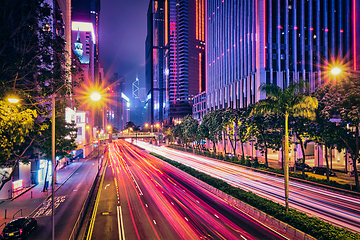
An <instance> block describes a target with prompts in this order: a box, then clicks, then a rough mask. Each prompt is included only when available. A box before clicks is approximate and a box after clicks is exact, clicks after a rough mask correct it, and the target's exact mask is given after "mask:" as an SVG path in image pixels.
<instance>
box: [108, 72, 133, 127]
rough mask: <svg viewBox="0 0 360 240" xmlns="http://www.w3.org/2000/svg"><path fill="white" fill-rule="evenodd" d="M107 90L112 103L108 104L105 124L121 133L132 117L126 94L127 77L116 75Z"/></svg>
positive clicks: (110, 80)
mask: <svg viewBox="0 0 360 240" xmlns="http://www.w3.org/2000/svg"><path fill="white" fill-rule="evenodd" d="M107 90H108V94H109V96H110V98H111V101H110V102H109V103H108V104H107V110H106V119H105V122H106V124H111V125H112V126H114V127H116V128H117V129H118V130H119V131H121V130H122V129H123V128H124V127H125V125H126V122H128V121H129V117H130V116H129V107H130V99H129V98H128V97H127V96H126V95H125V94H124V91H125V77H123V76H119V75H118V74H117V73H114V76H113V77H111V78H110V79H109V87H108V88H107Z"/></svg>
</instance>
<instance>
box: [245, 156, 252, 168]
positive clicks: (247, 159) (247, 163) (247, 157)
mask: <svg viewBox="0 0 360 240" xmlns="http://www.w3.org/2000/svg"><path fill="white" fill-rule="evenodd" d="M245 166H247V167H251V158H250V156H246V159H245Z"/></svg>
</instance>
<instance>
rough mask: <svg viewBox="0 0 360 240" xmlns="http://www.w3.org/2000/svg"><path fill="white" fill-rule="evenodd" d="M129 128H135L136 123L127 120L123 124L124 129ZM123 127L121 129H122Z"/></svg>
mask: <svg viewBox="0 0 360 240" xmlns="http://www.w3.org/2000/svg"><path fill="white" fill-rule="evenodd" d="M129 128H132V129H133V130H134V128H136V125H135V123H133V122H132V121H128V122H127V123H126V124H125V128H124V129H129ZM124 129H123V130H124Z"/></svg>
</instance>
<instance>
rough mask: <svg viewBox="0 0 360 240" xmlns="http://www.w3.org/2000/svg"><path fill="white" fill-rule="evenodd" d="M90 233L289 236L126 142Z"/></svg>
mask: <svg viewBox="0 0 360 240" xmlns="http://www.w3.org/2000/svg"><path fill="white" fill-rule="evenodd" d="M102 226H106V229H104V228H103V227H102ZM110 229H111V230H110ZM90 231H92V236H91V237H92V239H125V238H126V239H205V238H209V239H283V237H281V236H279V235H277V234H276V233H274V232H272V231H271V230H270V229H267V228H265V227H264V226H262V225H261V224H260V223H258V222H257V221H256V220H253V219H251V218H249V217H248V216H246V215H244V214H243V213H242V212H241V211H239V210H237V209H235V208H233V207H231V206H229V205H227V204H226V203H225V202H224V201H222V200H221V199H220V198H219V197H217V196H215V195H213V194H211V193H210V192H208V191H205V190H204V189H202V188H201V187H199V186H197V184H196V183H195V182H192V181H191V180H190V179H189V178H188V177H186V174H185V173H183V172H182V171H180V170H178V169H176V168H174V167H172V166H169V165H168V164H166V163H163V162H162V161H160V160H158V159H156V158H154V157H153V156H151V155H148V154H145V153H143V152H142V151H140V150H139V149H137V148H134V147H132V146H131V145H130V144H128V143H126V142H124V141H121V142H117V143H116V144H113V145H110V147H109V165H108V168H107V170H106V174H105V178H104V182H103V184H102V189H101V195H100V202H99V207H98V208H97V213H96V220H95V224H94V226H93V229H91V230H89V232H90ZM88 237H89V236H88Z"/></svg>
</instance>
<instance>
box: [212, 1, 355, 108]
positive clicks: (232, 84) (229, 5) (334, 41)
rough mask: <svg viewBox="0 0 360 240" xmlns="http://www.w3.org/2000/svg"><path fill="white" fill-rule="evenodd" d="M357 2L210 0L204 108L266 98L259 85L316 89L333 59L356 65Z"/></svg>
mask: <svg viewBox="0 0 360 240" xmlns="http://www.w3.org/2000/svg"><path fill="white" fill-rule="evenodd" d="M359 6H360V4H359V0H352V1H335V0H324V1H280V2H279V1H270V0H251V1H235V0H230V1H225V2H224V1H221V0H208V1H207V18H206V19H207V38H206V54H207V60H206V62H207V65H206V66H207V70H206V74H207V110H208V111H210V110H213V109H217V108H226V107H232V108H241V107H245V106H248V105H249V104H252V103H255V102H257V101H259V100H260V99H263V98H264V97H265V96H264V95H263V94H262V93H260V92H259V90H258V88H259V86H260V84H261V83H274V84H276V85H277V86H279V87H286V86H287V85H288V84H289V83H290V82H292V81H298V80H299V79H305V80H306V81H308V82H309V83H310V86H311V89H312V90H314V89H315V88H316V87H317V86H319V85H321V84H323V82H321V81H324V80H325V79H326V78H322V76H324V71H323V70H324V68H326V67H328V66H329V64H333V62H334V61H335V60H339V61H344V62H345V63H349V67H350V68H351V69H354V70H355V69H357V68H358V67H357V65H358V64H359V63H358V58H359V56H358V54H359V47H358V45H359V44H356V41H357V39H358V37H359V31H358V30H357V29H358V26H356V23H357V22H359V21H356V19H359V16H358V15H359V13H358V9H359ZM355 7H357V9H355ZM234 9H237V11H233V10H234ZM357 25H359V24H357Z"/></svg>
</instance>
